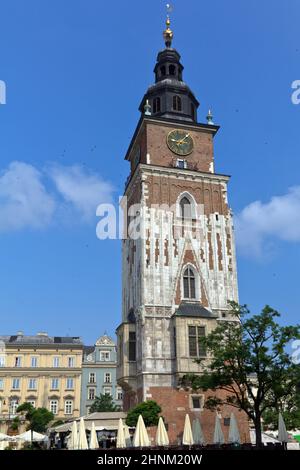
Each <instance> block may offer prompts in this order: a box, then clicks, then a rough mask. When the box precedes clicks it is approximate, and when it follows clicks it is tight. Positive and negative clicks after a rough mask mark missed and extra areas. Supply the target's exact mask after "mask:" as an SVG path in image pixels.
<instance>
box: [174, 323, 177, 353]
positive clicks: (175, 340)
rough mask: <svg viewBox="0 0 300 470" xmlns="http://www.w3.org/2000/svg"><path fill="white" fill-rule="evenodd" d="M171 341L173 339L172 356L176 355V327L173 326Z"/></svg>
mask: <svg viewBox="0 0 300 470" xmlns="http://www.w3.org/2000/svg"><path fill="white" fill-rule="evenodd" d="M173 341H174V356H175V357H176V356H177V345H176V328H175V327H174V328H173Z"/></svg>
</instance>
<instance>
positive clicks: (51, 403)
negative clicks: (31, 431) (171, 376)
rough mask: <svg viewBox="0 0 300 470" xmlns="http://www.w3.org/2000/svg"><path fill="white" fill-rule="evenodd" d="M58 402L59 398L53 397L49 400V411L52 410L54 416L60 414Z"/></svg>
mask: <svg viewBox="0 0 300 470" xmlns="http://www.w3.org/2000/svg"><path fill="white" fill-rule="evenodd" d="M58 404H59V401H58V399H57V398H52V399H50V400H49V411H51V413H53V414H54V416H56V415H58Z"/></svg>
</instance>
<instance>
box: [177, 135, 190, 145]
mask: <svg viewBox="0 0 300 470" xmlns="http://www.w3.org/2000/svg"><path fill="white" fill-rule="evenodd" d="M188 136H189V134H187V135H186V136H185V137H184V138H183V139H181V140H180V141H179V144H180V145H181V144H183V142H184V141H185V139H186V138H187V137H188Z"/></svg>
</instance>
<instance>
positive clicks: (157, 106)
mask: <svg viewBox="0 0 300 470" xmlns="http://www.w3.org/2000/svg"><path fill="white" fill-rule="evenodd" d="M159 112H160V98H154V100H153V113H154V114H155V113H159Z"/></svg>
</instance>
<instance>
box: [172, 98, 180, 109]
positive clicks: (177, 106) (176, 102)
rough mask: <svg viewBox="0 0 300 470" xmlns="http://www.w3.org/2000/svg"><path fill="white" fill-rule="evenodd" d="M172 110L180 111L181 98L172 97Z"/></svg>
mask: <svg viewBox="0 0 300 470" xmlns="http://www.w3.org/2000/svg"><path fill="white" fill-rule="evenodd" d="M173 110H174V111H181V98H180V97H179V96H177V95H175V96H173Z"/></svg>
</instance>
